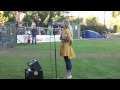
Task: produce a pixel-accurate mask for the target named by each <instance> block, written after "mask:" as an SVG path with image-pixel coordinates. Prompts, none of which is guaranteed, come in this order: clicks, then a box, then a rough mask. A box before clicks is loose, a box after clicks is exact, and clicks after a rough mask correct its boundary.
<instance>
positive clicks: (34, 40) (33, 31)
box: [31, 26, 37, 44]
mask: <svg viewBox="0 0 120 90" xmlns="http://www.w3.org/2000/svg"><path fill="white" fill-rule="evenodd" d="M31 34H32V44H36V35H37V29H36V28H35V26H34V27H33V29H32V30H31Z"/></svg>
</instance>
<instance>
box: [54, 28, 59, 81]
mask: <svg viewBox="0 0 120 90" xmlns="http://www.w3.org/2000/svg"><path fill="white" fill-rule="evenodd" d="M55 34H56V32H55V30H53V35H54V46H55V72H56V77H55V78H54V79H60V78H58V77H57V61H56V41H55Z"/></svg>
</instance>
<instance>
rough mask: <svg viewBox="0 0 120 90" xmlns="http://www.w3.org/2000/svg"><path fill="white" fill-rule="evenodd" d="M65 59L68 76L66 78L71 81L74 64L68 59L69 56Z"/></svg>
mask: <svg viewBox="0 0 120 90" xmlns="http://www.w3.org/2000/svg"><path fill="white" fill-rule="evenodd" d="M64 59H65V63H66V76H65V78H66V79H70V78H72V75H71V70H72V63H71V60H70V59H68V56H65V57H64Z"/></svg>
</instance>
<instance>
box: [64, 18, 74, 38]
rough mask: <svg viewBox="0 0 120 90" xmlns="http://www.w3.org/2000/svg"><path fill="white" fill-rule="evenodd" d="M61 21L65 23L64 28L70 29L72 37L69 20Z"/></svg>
mask: <svg viewBox="0 0 120 90" xmlns="http://www.w3.org/2000/svg"><path fill="white" fill-rule="evenodd" d="M63 22H64V25H65V28H68V29H69V30H70V32H71V35H72V38H73V29H72V27H71V25H70V23H69V21H67V20H63Z"/></svg>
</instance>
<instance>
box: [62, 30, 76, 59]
mask: <svg viewBox="0 0 120 90" xmlns="http://www.w3.org/2000/svg"><path fill="white" fill-rule="evenodd" d="M60 40H61V46H60V56H68V58H69V59H73V58H75V57H76V55H75V52H74V50H73V48H72V46H71V45H70V40H71V41H72V34H71V32H70V30H69V29H65V30H64V31H63V33H62V34H61V36H60Z"/></svg>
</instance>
